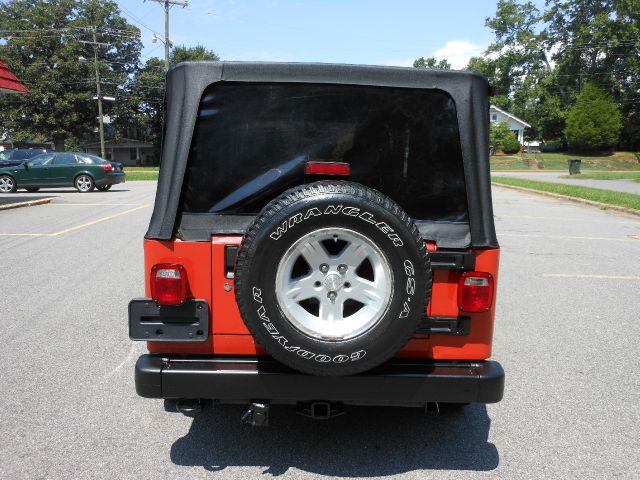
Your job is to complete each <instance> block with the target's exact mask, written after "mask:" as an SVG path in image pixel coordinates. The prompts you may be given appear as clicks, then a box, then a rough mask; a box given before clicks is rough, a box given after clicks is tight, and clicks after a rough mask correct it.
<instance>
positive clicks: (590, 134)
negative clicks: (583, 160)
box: [564, 83, 622, 151]
mask: <svg viewBox="0 0 640 480" xmlns="http://www.w3.org/2000/svg"><path fill="white" fill-rule="evenodd" d="M621 129H622V113H620V107H619V106H618V105H617V104H616V103H615V102H614V101H613V98H612V97H611V95H609V94H608V93H606V92H605V91H603V90H601V89H600V88H598V87H596V86H595V85H594V84H592V83H587V84H586V85H585V86H584V89H583V90H582V92H581V93H580V95H578V99H577V100H576V104H575V105H574V106H573V107H571V109H569V113H568V115H567V128H566V129H565V131H564V132H565V135H566V136H567V140H568V141H569V145H570V146H571V148H572V149H577V150H583V151H592V150H603V149H606V148H609V147H612V146H614V145H616V144H617V143H618V138H619V136H620V130H621Z"/></svg>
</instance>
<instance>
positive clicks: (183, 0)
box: [152, 0, 189, 71]
mask: <svg viewBox="0 0 640 480" xmlns="http://www.w3.org/2000/svg"><path fill="white" fill-rule="evenodd" d="M152 1H154V2H157V3H161V4H163V5H164V69H165V71H167V70H169V49H170V48H171V41H170V40H169V7H170V6H171V5H178V6H179V7H182V8H184V7H188V6H189V2H188V0H152ZM154 38H156V37H154Z"/></svg>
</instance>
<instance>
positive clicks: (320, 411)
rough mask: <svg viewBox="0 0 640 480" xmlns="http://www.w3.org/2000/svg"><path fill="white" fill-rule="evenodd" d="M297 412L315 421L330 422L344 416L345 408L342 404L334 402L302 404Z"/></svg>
mask: <svg viewBox="0 0 640 480" xmlns="http://www.w3.org/2000/svg"><path fill="white" fill-rule="evenodd" d="M296 412H297V413H298V414H299V415H302V416H303V417H309V418H313V419H314V420H329V419H330V418H335V417H339V416H340V415H344V407H343V406H342V404H340V403H332V402H305V403H302V402H300V403H298V408H297V410H296Z"/></svg>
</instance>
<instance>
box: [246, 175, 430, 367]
mask: <svg viewBox="0 0 640 480" xmlns="http://www.w3.org/2000/svg"><path fill="white" fill-rule="evenodd" d="M235 275H236V280H235V286H236V299H237V302H238V306H239V308H240V313H241V315H242V318H243V320H244V322H245V324H246V325H247V328H248V329H249V330H250V331H251V333H252V334H253V336H254V338H255V339H256V341H257V342H258V343H260V344H261V345H262V346H263V347H264V348H265V349H266V350H267V351H268V352H269V353H270V354H271V355H272V356H273V357H274V358H276V359H277V360H279V361H281V362H282V363H284V364H286V365H288V366H290V367H292V368H294V369H296V370H299V371H301V372H305V373H310V374H314V375H349V374H354V373H358V372H362V371H365V370H368V369H370V368H373V367H375V366H377V365H380V364H381V363H383V362H384V361H386V360H388V359H389V358H390V357H392V356H393V355H394V354H395V353H396V352H397V351H398V350H400V349H401V348H402V347H403V346H404V345H405V344H406V343H407V341H408V340H409V339H410V338H411V336H412V334H413V333H414V332H415V330H416V328H417V326H418V323H419V321H420V319H421V317H422V316H423V315H424V312H425V307H426V302H427V300H428V298H429V295H430V293H431V270H430V268H429V260H428V257H427V253H426V251H425V246H424V242H423V241H422V239H421V238H420V235H419V233H418V229H417V228H416V226H415V224H414V223H413V221H412V220H411V219H410V218H409V216H408V215H407V214H406V213H405V212H404V211H403V210H402V209H401V208H400V207H399V206H398V205H397V204H396V203H395V202H393V201H392V200H391V199H389V198H388V197H386V196H384V195H382V194H381V193H380V192H377V191H375V190H372V189H370V188H366V187H364V186H362V185H359V184H356V183H349V182H330V181H322V182H316V183H312V184H309V185H303V186H299V187H295V188H292V189H290V190H288V191H287V192H285V193H284V194H283V195H282V196H280V197H279V198H277V199H275V200H273V201H272V202H270V203H269V204H268V205H267V206H265V207H264V209H263V210H262V212H260V213H259V214H258V216H257V217H256V219H255V221H254V223H253V224H252V226H251V227H250V228H249V229H248V230H247V232H246V234H245V237H244V239H243V241H242V245H241V247H240V253H239V255H238V259H237V263H236V274H235Z"/></svg>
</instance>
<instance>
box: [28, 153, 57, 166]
mask: <svg viewBox="0 0 640 480" xmlns="http://www.w3.org/2000/svg"><path fill="white" fill-rule="evenodd" d="M51 160H53V154H51V153H43V154H41V155H38V156H36V157H33V159H31V160H29V166H30V167H37V166H42V165H48V164H49V163H50V162H51Z"/></svg>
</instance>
